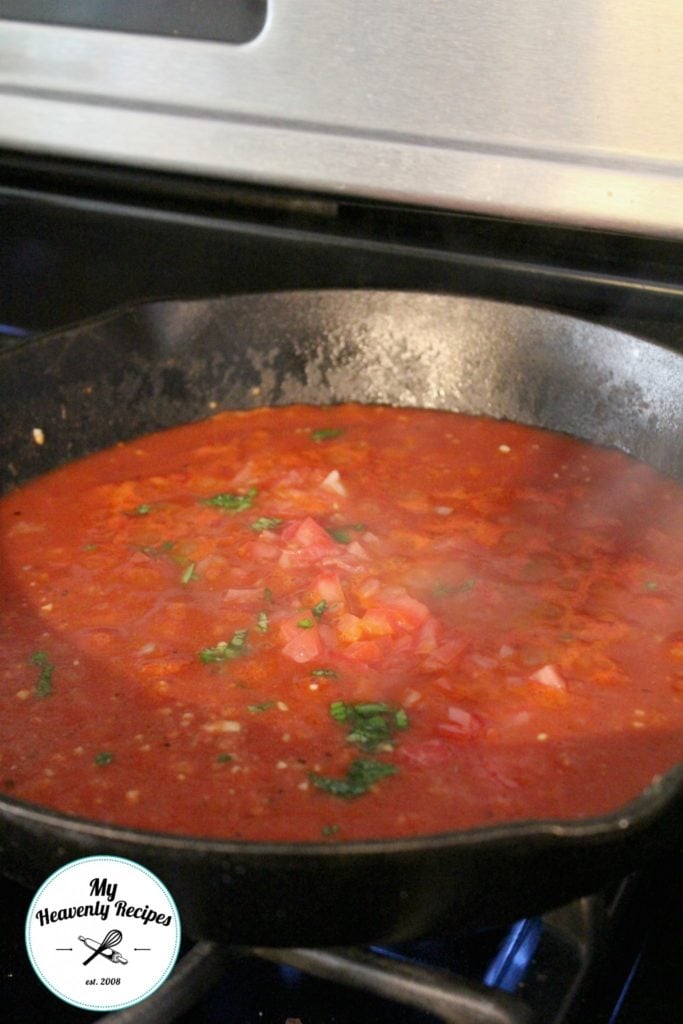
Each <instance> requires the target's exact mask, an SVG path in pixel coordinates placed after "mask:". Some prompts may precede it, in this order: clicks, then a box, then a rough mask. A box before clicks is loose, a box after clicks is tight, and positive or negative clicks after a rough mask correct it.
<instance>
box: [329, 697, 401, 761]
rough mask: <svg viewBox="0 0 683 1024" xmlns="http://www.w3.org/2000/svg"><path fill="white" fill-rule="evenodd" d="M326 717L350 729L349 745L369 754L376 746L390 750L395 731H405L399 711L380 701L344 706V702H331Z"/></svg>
mask: <svg viewBox="0 0 683 1024" xmlns="http://www.w3.org/2000/svg"><path fill="white" fill-rule="evenodd" d="M330 717H331V718H333V719H334V720H335V722H339V723H340V724H341V725H345V726H347V727H348V728H349V729H350V732H349V734H348V736H347V737H346V739H347V741H348V742H349V743H354V744H356V746H358V747H360V748H361V750H365V751H367V752H369V753H371V752H372V751H374V750H377V748H378V747H379V746H380V745H385V746H389V747H393V745H394V743H393V738H394V733H395V732H396V730H398V729H401V730H402V729H407V728H408V725H409V722H408V715H407V714H406V712H405V711H404V709H403V708H393V707H392V706H391V705H390V704H384V703H381V702H375V703H371V702H367V703H361V704H347V703H346V701H343V700H335V701H333V702H332V704H330Z"/></svg>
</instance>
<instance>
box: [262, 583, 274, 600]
mask: <svg viewBox="0 0 683 1024" xmlns="http://www.w3.org/2000/svg"><path fill="white" fill-rule="evenodd" d="M263 600H264V601H265V602H266V604H272V603H273V591H272V590H271V589H270V587H266V589H265V590H264V591H263Z"/></svg>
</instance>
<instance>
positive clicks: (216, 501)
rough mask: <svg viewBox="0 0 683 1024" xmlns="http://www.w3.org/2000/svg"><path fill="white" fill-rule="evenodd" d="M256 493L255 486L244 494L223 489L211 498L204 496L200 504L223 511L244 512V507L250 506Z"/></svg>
mask: <svg viewBox="0 0 683 1024" xmlns="http://www.w3.org/2000/svg"><path fill="white" fill-rule="evenodd" d="M257 494H258V491H257V490H256V488H255V487H250V488H249V490H248V491H247V493H246V494H233V493H231V492H230V491H223V492H222V493H221V494H214V495H213V497H211V498H205V499H204V500H203V501H202V505H209V506H210V507H211V508H219V509H221V511H223V512H244V510H245V509H248V508H251V506H252V504H253V502H254V498H255V497H256V495H257Z"/></svg>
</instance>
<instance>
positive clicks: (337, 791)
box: [308, 758, 398, 800]
mask: <svg viewBox="0 0 683 1024" xmlns="http://www.w3.org/2000/svg"><path fill="white" fill-rule="evenodd" d="M397 770H398V769H397V768H396V766H395V765H393V764H386V762H384V761H375V760H373V759H372V758H361V759H359V760H357V761H352V762H351V764H350V765H349V767H348V769H347V771H346V775H345V776H344V777H343V778H333V777H331V776H329V775H318V773H317V772H309V775H308V778H309V781H310V782H312V783H313V785H314V786H316V787H317V788H318V789H322V790H323V791H324V792H325V793H330V794H331V795H332V796H339V797H342V799H344V800H353V799H354V798H355V797H357V796H362V795H363V794H364V793H367V791H368V790H369V789H370V787H371V786H373V785H374V784H375V783H376V782H379V780H380V779H384V778H386V777H387V776H389V775H395V774H396V772H397Z"/></svg>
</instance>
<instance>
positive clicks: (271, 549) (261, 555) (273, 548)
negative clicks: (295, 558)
mask: <svg viewBox="0 0 683 1024" xmlns="http://www.w3.org/2000/svg"><path fill="white" fill-rule="evenodd" d="M252 551H253V552H254V558H258V560H259V561H262V562H274V561H275V559H276V558H279V556H280V548H279V546H278V545H277V544H271V543H269V542H268V541H266V540H257V541H256V543H255V544H254V546H253V548H252Z"/></svg>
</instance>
